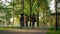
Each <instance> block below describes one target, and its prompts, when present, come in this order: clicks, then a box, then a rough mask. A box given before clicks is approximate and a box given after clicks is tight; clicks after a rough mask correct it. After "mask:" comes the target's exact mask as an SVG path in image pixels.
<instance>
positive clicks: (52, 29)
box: [47, 27, 60, 34]
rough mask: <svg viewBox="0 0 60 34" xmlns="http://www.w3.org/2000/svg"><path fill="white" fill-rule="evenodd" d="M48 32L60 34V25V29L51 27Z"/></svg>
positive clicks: (49, 33)
mask: <svg viewBox="0 0 60 34" xmlns="http://www.w3.org/2000/svg"><path fill="white" fill-rule="evenodd" d="M47 34H60V27H59V28H58V31H56V30H55V28H50V29H49V30H48V32H47Z"/></svg>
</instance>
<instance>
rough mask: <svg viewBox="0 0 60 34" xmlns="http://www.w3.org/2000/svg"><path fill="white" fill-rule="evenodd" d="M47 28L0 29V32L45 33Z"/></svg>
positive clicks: (16, 33)
mask: <svg viewBox="0 0 60 34" xmlns="http://www.w3.org/2000/svg"><path fill="white" fill-rule="evenodd" d="M46 32H47V30H46V29H44V30H42V29H41V30H39V29H37V30H36V29H35V30H34V29H13V30H0V34H46Z"/></svg>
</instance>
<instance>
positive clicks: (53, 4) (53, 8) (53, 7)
mask: <svg viewBox="0 0 60 34" xmlns="http://www.w3.org/2000/svg"><path fill="white" fill-rule="evenodd" d="M50 10H51V11H52V13H54V12H55V0H52V1H50Z"/></svg>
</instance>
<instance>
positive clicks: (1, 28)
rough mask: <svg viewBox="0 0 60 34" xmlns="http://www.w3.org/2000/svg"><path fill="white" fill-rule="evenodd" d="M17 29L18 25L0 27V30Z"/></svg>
mask: <svg viewBox="0 0 60 34" xmlns="http://www.w3.org/2000/svg"><path fill="white" fill-rule="evenodd" d="M10 29H19V27H0V30H10Z"/></svg>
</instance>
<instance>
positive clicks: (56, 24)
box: [55, 0, 58, 31]
mask: <svg viewBox="0 0 60 34" xmlns="http://www.w3.org/2000/svg"><path fill="white" fill-rule="evenodd" d="M55 11H56V23H55V26H56V27H55V28H56V31H57V30H58V26H57V22H58V15H57V1H56V0H55Z"/></svg>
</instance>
